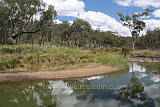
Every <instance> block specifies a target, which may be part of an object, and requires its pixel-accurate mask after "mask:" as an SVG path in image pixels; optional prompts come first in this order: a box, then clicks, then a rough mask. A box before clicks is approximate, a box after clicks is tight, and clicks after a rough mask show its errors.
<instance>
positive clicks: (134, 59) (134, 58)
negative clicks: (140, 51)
mask: <svg viewBox="0 0 160 107" xmlns="http://www.w3.org/2000/svg"><path fill="white" fill-rule="evenodd" d="M127 61H130V62H160V58H145V57H130V58H127Z"/></svg>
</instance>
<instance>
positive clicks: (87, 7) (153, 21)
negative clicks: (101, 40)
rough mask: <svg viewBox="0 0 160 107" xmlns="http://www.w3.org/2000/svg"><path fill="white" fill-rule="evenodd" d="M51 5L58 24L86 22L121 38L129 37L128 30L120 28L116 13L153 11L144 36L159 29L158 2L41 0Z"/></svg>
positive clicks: (146, 0)
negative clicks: (76, 20) (56, 14)
mask: <svg viewBox="0 0 160 107" xmlns="http://www.w3.org/2000/svg"><path fill="white" fill-rule="evenodd" d="M43 1H44V2H45V3H47V4H48V5H53V6H54V7H55V10H56V11H57V13H58V17H57V18H58V20H57V22H58V23H61V22H63V21H64V20H67V21H69V22H71V23H72V22H73V21H74V20H75V19H76V18H80V19H83V20H85V21H88V22H89V23H90V24H91V25H92V28H93V29H96V28H99V29H100V30H102V31H113V32H118V34H120V35H122V36H131V34H130V32H129V29H128V28H126V27H124V26H122V24H121V22H120V20H119V17H118V15H117V14H116V13H117V12H121V13H123V14H127V13H128V14H132V13H139V12H144V11H145V9H147V8H149V9H152V10H154V12H153V13H151V14H150V15H149V17H147V18H145V19H144V20H143V21H144V22H146V28H145V29H144V31H143V32H142V34H145V33H146V31H147V30H148V29H150V30H154V29H156V28H158V27H160V0H43Z"/></svg>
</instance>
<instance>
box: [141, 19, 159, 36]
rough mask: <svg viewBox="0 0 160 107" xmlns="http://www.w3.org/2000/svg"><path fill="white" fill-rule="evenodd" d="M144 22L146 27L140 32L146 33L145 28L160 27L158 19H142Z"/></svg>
mask: <svg viewBox="0 0 160 107" xmlns="http://www.w3.org/2000/svg"><path fill="white" fill-rule="evenodd" d="M144 22H145V23H146V27H145V29H144V30H143V32H142V34H146V32H147V30H149V29H150V30H154V29H156V28H160V24H158V23H160V20H156V19H149V20H144Z"/></svg>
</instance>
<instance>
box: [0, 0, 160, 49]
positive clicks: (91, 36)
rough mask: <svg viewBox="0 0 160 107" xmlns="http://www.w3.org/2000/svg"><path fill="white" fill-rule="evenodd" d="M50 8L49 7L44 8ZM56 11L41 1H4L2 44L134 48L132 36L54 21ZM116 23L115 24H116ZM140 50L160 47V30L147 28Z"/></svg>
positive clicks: (0, 29)
mask: <svg viewBox="0 0 160 107" xmlns="http://www.w3.org/2000/svg"><path fill="white" fill-rule="evenodd" d="M46 7H47V10H46V9H44V8H46ZM56 16H57V13H56V10H54V7H53V6H47V5H46V4H45V3H43V1H41V0H3V1H1V3H0V44H5V43H8V44H13V43H14V42H15V43H20V44H38V45H40V46H42V45H60V46H71V47H88V48H109V47H123V46H128V47H132V38H131V37H122V36H118V34H117V33H116V32H111V31H106V32H104V31H100V30H99V29H97V30H93V29H92V28H91V25H90V24H89V23H88V22H87V21H84V20H82V19H76V20H75V21H74V22H73V24H71V23H69V22H67V21H64V22H63V23H61V24H57V23H56V22H55V19H56ZM113 26H116V25H113ZM136 47H137V48H138V49H157V48H160V30H159V29H156V30H153V31H148V32H147V34H146V35H144V36H142V37H138V40H137V42H136Z"/></svg>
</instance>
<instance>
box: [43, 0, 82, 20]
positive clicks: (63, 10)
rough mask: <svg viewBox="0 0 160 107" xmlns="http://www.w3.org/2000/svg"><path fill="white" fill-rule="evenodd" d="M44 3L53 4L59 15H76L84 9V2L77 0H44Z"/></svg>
mask: <svg viewBox="0 0 160 107" xmlns="http://www.w3.org/2000/svg"><path fill="white" fill-rule="evenodd" d="M44 2H45V3H47V4H49V5H53V6H54V7H55V9H56V11H57V13H58V14H59V15H63V16H73V17H77V16H78V14H79V13H81V12H82V11H84V7H85V4H84V2H82V1H79V0H44Z"/></svg>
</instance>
